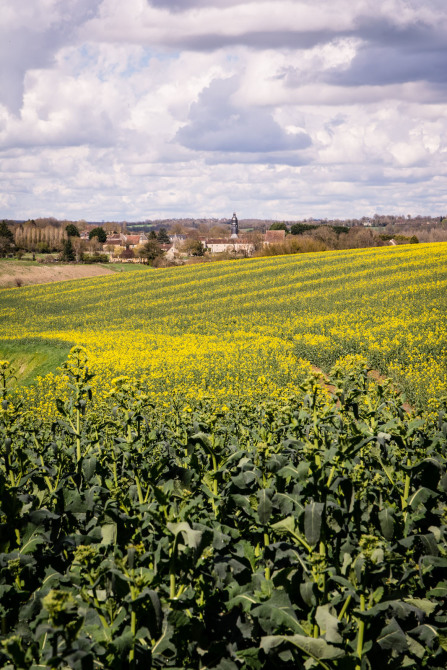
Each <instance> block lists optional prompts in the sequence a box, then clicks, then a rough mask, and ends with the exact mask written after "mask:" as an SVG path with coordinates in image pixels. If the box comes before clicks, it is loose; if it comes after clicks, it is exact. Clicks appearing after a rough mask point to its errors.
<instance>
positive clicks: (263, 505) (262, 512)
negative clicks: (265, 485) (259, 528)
mask: <svg viewBox="0 0 447 670" xmlns="http://www.w3.org/2000/svg"><path fill="white" fill-rule="evenodd" d="M272 509H273V508H272V503H271V500H270V498H269V495H268V493H267V491H266V490H265V489H261V491H258V517H259V523H261V524H262V525H263V526H265V525H266V524H267V523H268V522H269V521H270V517H271V516H272Z"/></svg>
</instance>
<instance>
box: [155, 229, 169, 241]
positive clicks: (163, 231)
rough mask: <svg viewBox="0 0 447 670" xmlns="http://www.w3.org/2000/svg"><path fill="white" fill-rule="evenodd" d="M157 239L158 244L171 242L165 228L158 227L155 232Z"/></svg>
mask: <svg viewBox="0 0 447 670" xmlns="http://www.w3.org/2000/svg"><path fill="white" fill-rule="evenodd" d="M157 240H158V241H159V242H160V244H169V243H170V242H171V240H170V239H169V235H168V231H167V230H166V228H160V230H159V231H158V233H157Z"/></svg>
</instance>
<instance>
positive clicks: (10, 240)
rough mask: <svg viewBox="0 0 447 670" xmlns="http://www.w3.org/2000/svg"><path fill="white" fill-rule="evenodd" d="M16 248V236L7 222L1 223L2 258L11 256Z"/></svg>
mask: <svg viewBox="0 0 447 670" xmlns="http://www.w3.org/2000/svg"><path fill="white" fill-rule="evenodd" d="M13 247H14V235H13V234H12V231H11V230H10V228H9V226H8V224H7V223H6V221H5V220H3V221H0V258H2V257H4V256H6V255H7V254H9V253H10V252H11V251H12V249H13Z"/></svg>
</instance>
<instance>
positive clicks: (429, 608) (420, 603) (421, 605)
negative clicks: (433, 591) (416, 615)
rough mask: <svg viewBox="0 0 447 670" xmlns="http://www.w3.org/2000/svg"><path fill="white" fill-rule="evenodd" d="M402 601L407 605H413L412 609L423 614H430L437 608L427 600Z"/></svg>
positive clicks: (410, 599)
mask: <svg viewBox="0 0 447 670" xmlns="http://www.w3.org/2000/svg"><path fill="white" fill-rule="evenodd" d="M404 600H405V602H406V603H408V604H409V605H413V607H417V608H418V609H420V610H422V611H423V612H424V613H425V614H432V613H433V612H434V611H435V609H436V608H437V607H438V604H437V603H433V602H432V601H431V600H428V599H427V598H404Z"/></svg>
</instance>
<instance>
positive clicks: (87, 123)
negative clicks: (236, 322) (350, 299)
mask: <svg viewBox="0 0 447 670" xmlns="http://www.w3.org/2000/svg"><path fill="white" fill-rule="evenodd" d="M0 37H1V40H0V59H1V67H0V178H1V179H2V184H3V196H2V197H1V198H0V206H1V208H2V212H1V214H0V217H5V216H11V217H18V218H21V217H26V216H31V217H35V216H38V215H39V214H42V215H45V214H48V215H50V214H52V215H55V216H60V217H62V216H67V217H73V218H76V217H77V216H78V217H79V218H81V217H83V218H91V219H95V220H102V219H108V218H115V219H119V220H123V219H126V220H135V219H144V218H157V217H160V216H163V215H164V214H169V215H178V216H187V215H191V216H199V215H210V216H211V215H216V216H228V215H230V214H231V212H232V211H233V208H236V209H237V211H238V213H239V212H241V216H245V215H246V216H256V217H261V218H262V217H267V218H269V217H278V218H285V217H287V218H297V217H300V216H303V217H304V216H339V217H340V216H341V217H343V216H352V215H354V214H357V215H359V216H361V215H363V214H368V213H374V211H378V210H380V209H381V211H383V210H385V211H386V209H387V207H388V211H390V210H393V211H396V209H397V211H398V212H400V211H401V208H402V210H403V211H405V213H406V212H407V211H416V212H418V213H424V212H430V211H434V212H438V211H439V210H441V211H442V210H443V209H444V210H445V208H446V207H447V195H446V194H445V189H444V184H445V178H446V176H447V161H446V156H447V140H446V138H447V118H446V115H445V104H446V102H447V91H446V86H445V80H446V76H447V75H446V74H445V68H444V63H445V60H446V47H445V44H447V39H446V38H447V5H446V4H445V0H429V1H427V2H425V3H421V2H420V0H358V1H357V2H355V3H353V2H352V0H321V1H320V2H319V3H318V7H316V6H315V3H314V2H313V1H312V2H311V0H293V1H292V0H207V1H205V0H172V1H169V0H163V1H162V0H152V1H151V2H149V1H148V0H126V2H125V3H123V2H122V0H23V2H17V1H14V0H5V1H4V3H3V5H2V26H1V28H0ZM446 211H447V210H446Z"/></svg>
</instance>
